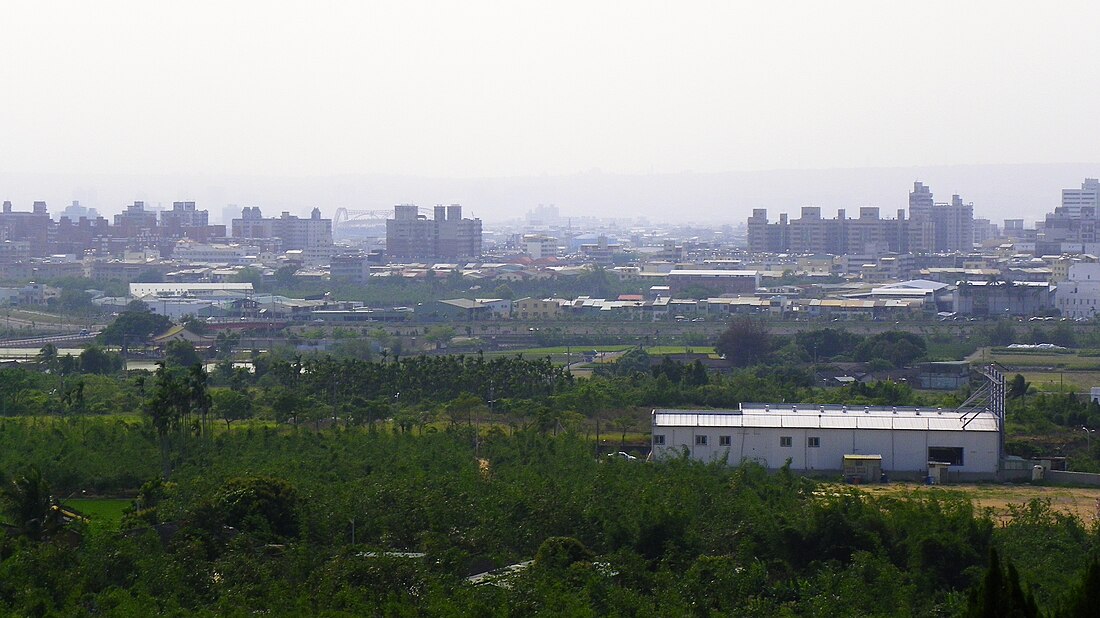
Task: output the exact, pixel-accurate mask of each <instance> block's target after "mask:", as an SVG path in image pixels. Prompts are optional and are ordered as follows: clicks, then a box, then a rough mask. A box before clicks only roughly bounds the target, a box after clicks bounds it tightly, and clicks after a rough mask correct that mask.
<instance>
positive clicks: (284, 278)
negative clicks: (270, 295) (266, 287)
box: [275, 264, 298, 288]
mask: <svg viewBox="0 0 1100 618" xmlns="http://www.w3.org/2000/svg"><path fill="white" fill-rule="evenodd" d="M297 272H298V267H297V266H293V265H289V264H288V265H286V266H283V267H281V268H279V270H276V271H275V283H277V284H279V286H280V287H284V288H288V287H290V286H292V285H294V274H295V273H297Z"/></svg>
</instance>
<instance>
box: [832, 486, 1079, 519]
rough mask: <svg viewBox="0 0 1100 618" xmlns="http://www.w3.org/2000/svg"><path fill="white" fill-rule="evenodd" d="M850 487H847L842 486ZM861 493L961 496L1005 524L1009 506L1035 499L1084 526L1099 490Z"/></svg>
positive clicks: (873, 490)
mask: <svg viewBox="0 0 1100 618" xmlns="http://www.w3.org/2000/svg"><path fill="white" fill-rule="evenodd" d="M846 487H851V486H846ZM859 489H860V490H861V491H866V492H867V493H870V494H872V495H879V496H888V495H897V496H914V497H920V496H921V495H929V494H932V495H935V494H937V493H940V494H941V495H943V494H945V493H955V494H962V495H963V496H965V497H967V498H969V499H970V501H971V502H972V503H973V504H974V506H975V507H977V508H979V509H989V510H990V511H991V513H992V515H993V517H994V518H995V519H997V520H999V521H1005V520H1007V519H1008V518H1009V517H1010V516H1011V513H1010V511H1009V506H1021V505H1024V504H1027V503H1028V502H1030V501H1031V500H1033V499H1035V498H1040V499H1043V500H1049V501H1050V506H1051V508H1052V509H1054V510H1056V511H1058V512H1060V513H1066V514H1068V515H1074V516H1076V517H1078V518H1079V519H1080V520H1081V521H1082V522H1084V523H1085V524H1092V523H1094V522H1096V521H1097V518H1098V515H1100V488H1092V487H1052V486H1044V485H994V484H981V485H961V484H960V485H940V486H937V487H928V486H925V485H914V484H908V483H889V484H886V485H860V486H859Z"/></svg>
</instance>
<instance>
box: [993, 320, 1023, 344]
mask: <svg viewBox="0 0 1100 618" xmlns="http://www.w3.org/2000/svg"><path fill="white" fill-rule="evenodd" d="M987 336H988V338H989V344H990V345H1009V344H1011V343H1014V342H1015V341H1016V329H1015V327H1013V325H1012V322H1011V321H1009V320H998V321H997V323H996V324H994V325H993V328H991V329H989V333H988V334H987Z"/></svg>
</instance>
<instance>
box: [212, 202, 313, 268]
mask: <svg viewBox="0 0 1100 618" xmlns="http://www.w3.org/2000/svg"><path fill="white" fill-rule="evenodd" d="M233 238H245V239H251V240H270V239H279V241H280V248H281V250H282V251H291V250H300V251H301V252H302V259H303V260H304V262H305V264H306V265H309V266H315V265H321V264H328V262H329V259H330V258H331V257H332V219H322V218H321V210H320V209H319V208H314V209H313V212H311V213H310V216H309V218H308V219H302V218H300V217H296V216H294V215H292V214H290V213H289V212H284V213H282V215H280V216H278V217H272V218H264V216H263V214H262V213H261V212H260V209H259V207H256V206H254V207H251V208H250V207H247V206H246V207H245V208H244V209H243V210H242V211H241V218H240V219H233Z"/></svg>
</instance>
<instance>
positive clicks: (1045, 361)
mask: <svg viewBox="0 0 1100 618" xmlns="http://www.w3.org/2000/svg"><path fill="white" fill-rule="evenodd" d="M982 358H985V359H989V358H992V360H995V361H997V362H998V363H1000V364H1002V365H1004V366H1006V367H1055V368H1058V369H1075V370H1096V371H1100V358H1097V357H1095V356H1077V355H1076V354H1006V353H1001V352H995V353H993V354H992V355H989V354H987V355H985V356H984V357H982Z"/></svg>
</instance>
